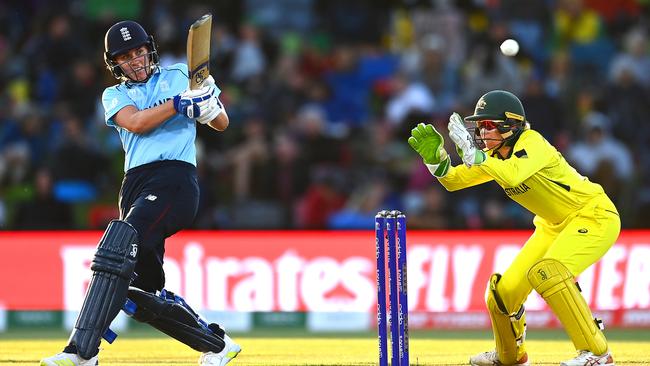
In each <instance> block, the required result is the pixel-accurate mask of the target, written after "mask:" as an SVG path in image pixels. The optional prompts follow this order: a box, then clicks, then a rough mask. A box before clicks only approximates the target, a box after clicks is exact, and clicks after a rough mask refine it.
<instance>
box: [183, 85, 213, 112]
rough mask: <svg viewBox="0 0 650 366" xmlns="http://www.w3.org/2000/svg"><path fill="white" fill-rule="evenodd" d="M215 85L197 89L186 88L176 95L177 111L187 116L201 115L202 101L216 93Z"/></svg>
mask: <svg viewBox="0 0 650 366" xmlns="http://www.w3.org/2000/svg"><path fill="white" fill-rule="evenodd" d="M214 91H215V88H214V86H205V87H203V88H201V89H197V90H189V89H188V90H186V91H184V92H182V93H181V94H178V95H176V96H174V109H175V110H176V113H178V114H181V115H183V116H185V117H187V118H191V119H196V118H198V117H199V116H200V115H201V107H200V106H199V103H200V102H204V101H207V100H208V99H210V98H211V97H212V96H213V95H214Z"/></svg>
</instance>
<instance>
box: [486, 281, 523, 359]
mask: <svg viewBox="0 0 650 366" xmlns="http://www.w3.org/2000/svg"><path fill="white" fill-rule="evenodd" d="M500 278H501V275H500V274H498V273H495V274H493V275H492V276H490V282H489V283H488V288H487V291H486V292H485V304H486V305H487V308H488V311H489V313H490V320H491V321H492V331H493V332H494V341H495V343H496V350H497V354H498V355H499V361H501V363H502V364H504V365H514V364H516V363H517V361H519V360H520V359H521V358H522V357H524V354H526V348H525V345H524V338H525V337H526V315H525V313H524V307H523V306H521V307H520V308H519V311H517V312H514V313H510V312H508V309H506V308H505V306H504V305H503V301H501V298H500V297H499V294H498V292H497V282H498V281H499V279H500Z"/></svg>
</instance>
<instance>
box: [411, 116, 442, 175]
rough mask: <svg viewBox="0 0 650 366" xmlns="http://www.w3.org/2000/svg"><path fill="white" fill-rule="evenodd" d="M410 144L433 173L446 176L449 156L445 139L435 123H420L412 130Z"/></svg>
mask: <svg viewBox="0 0 650 366" xmlns="http://www.w3.org/2000/svg"><path fill="white" fill-rule="evenodd" d="M408 143H409V145H411V147H412V148H413V150H415V151H417V153H418V154H420V156H421V157H422V160H424V163H425V164H426V165H427V167H428V168H429V171H430V172H431V174H433V175H435V176H436V177H444V176H445V175H447V171H448V170H449V156H448V155H447V151H446V150H445V148H444V144H445V140H444V139H443V137H442V135H441V134H440V133H439V132H438V131H436V129H435V128H434V127H433V125H430V124H426V125H425V124H424V123H420V124H418V125H417V126H416V127H415V128H414V129H412V130H411V137H409V139H408Z"/></svg>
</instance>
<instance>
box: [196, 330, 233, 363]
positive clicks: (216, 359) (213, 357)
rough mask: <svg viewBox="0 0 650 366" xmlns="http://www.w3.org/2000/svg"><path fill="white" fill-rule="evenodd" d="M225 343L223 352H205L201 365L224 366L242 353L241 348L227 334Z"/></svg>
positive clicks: (200, 359) (200, 360) (201, 358)
mask: <svg viewBox="0 0 650 366" xmlns="http://www.w3.org/2000/svg"><path fill="white" fill-rule="evenodd" d="M223 341H224V343H225V344H226V345H225V346H224V347H223V349H222V350H221V352H219V353H214V352H205V353H203V354H202V355H201V357H200V358H199V365H201V366H224V365H225V364H227V363H228V362H230V360H232V359H233V358H235V357H237V355H238V354H239V352H241V347H240V346H239V345H238V344H237V343H235V342H234V341H233V340H232V339H230V337H228V335H227V334H224V337H223Z"/></svg>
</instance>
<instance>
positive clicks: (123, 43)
mask: <svg viewBox="0 0 650 366" xmlns="http://www.w3.org/2000/svg"><path fill="white" fill-rule="evenodd" d="M143 45H146V46H147V47H148V48H149V63H150V64H149V65H148V66H149V67H148V68H147V75H148V77H147V80H148V78H149V76H151V74H152V70H153V69H154V68H156V67H158V61H159V58H158V50H157V49H156V42H154V40H153V36H151V35H149V34H147V32H146V31H145V30H144V28H142V26H141V25H140V24H138V23H137V22H134V21H132V20H124V21H121V22H118V23H115V24H114V25H113V26H112V27H110V28H109V29H108V31H107V32H106V36H105V37H104V62H105V63H106V68H107V69H108V70H109V71H110V72H111V73H112V74H113V76H115V78H117V79H121V80H129V79H128V78H127V77H126V75H124V72H123V71H122V69H121V68H120V67H119V65H118V64H117V63H116V62H115V61H114V58H115V56H117V55H119V54H122V53H124V52H127V51H129V50H131V49H134V48H138V47H140V46H143ZM143 81H146V80H143Z"/></svg>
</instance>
